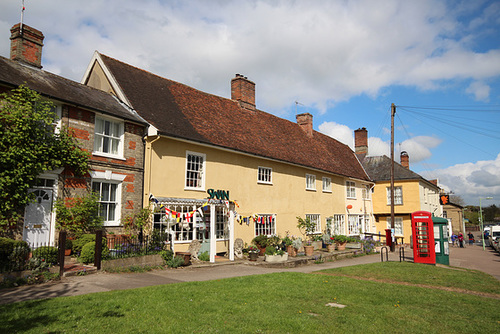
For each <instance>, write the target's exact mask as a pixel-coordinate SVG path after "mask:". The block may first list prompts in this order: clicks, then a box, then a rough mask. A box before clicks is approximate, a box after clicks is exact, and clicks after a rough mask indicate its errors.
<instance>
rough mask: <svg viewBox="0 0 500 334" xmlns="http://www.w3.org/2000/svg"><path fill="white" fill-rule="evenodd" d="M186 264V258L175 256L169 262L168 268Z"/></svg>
mask: <svg viewBox="0 0 500 334" xmlns="http://www.w3.org/2000/svg"><path fill="white" fill-rule="evenodd" d="M183 264H184V258H183V257H182V256H174V257H173V258H172V259H171V260H170V261H168V262H167V266H169V267H170V268H177V267H180V266H182V265H183Z"/></svg>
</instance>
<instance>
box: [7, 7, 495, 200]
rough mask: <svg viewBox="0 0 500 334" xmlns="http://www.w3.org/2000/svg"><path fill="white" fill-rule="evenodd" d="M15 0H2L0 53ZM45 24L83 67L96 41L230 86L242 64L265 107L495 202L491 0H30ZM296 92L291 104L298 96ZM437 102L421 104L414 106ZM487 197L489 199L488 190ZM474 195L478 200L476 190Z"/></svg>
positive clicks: (30, 18) (50, 51)
mask: <svg viewBox="0 0 500 334" xmlns="http://www.w3.org/2000/svg"><path fill="white" fill-rule="evenodd" d="M21 3H22V1H21V0H19V1H14V0H9V1H7V0H0V55H2V56H4V57H9V44H10V40H9V36H10V31H9V30H10V28H11V27H12V26H13V25H14V24H16V23H18V22H19V21H20V16H21ZM25 7H26V11H25V12H24V22H25V23H26V24H28V25H30V26H32V27H34V28H37V29H39V30H41V31H42V32H43V33H44V35H45V41H44V50H43V61H42V64H43V66H44V69H45V70H47V71H50V72H53V73H56V74H59V75H62V76H64V77H67V78H70V79H73V80H76V81H80V79H81V78H82V76H83V74H84V72H85V69H86V67H87V65H88V63H89V61H90V59H91V57H92V54H93V52H94V50H98V51H99V52H101V53H104V54H106V55H108V56H111V57H114V58H116V59H119V60H121V61H124V62H126V63H129V64H131V65H134V66H137V67H140V68H143V69H146V70H148V71H151V72H153V73H155V74H158V75H160V76H163V77H166V78H169V79H172V80H176V81H179V82H182V83H185V84H187V85H190V86H192V87H195V88H198V89H200V90H203V91H206V92H209V93H212V94H216V95H220V96H224V97H228V98H229V97H230V80H231V78H232V77H234V75H235V73H241V74H244V75H245V76H247V77H248V78H249V79H250V80H252V81H254V82H255V83H256V103H257V107H258V108H259V109H261V110H264V111H267V112H271V113H273V114H276V115H278V116H280V117H283V118H286V119H289V120H291V121H295V113H296V111H297V112H299V113H302V112H309V113H311V114H312V115H313V117H314V128H315V129H316V130H318V131H321V132H323V133H325V134H328V135H330V136H332V137H334V138H336V139H338V140H340V141H342V142H344V143H346V144H348V145H351V146H352V145H353V131H354V130H356V129H357V128H360V127H366V128H367V130H368V135H369V137H370V138H369V154H370V155H380V154H387V155H389V139H390V134H389V130H390V118H389V115H390V106H391V103H394V104H396V106H397V116H396V120H395V125H396V132H395V139H396V150H397V152H396V156H399V150H400V149H401V150H405V151H407V152H408V154H409V156H410V168H411V169H412V170H413V171H415V172H417V173H420V174H421V175H423V176H424V177H426V178H428V179H435V178H437V179H438V180H439V182H440V185H441V186H442V187H443V188H445V189H448V190H451V191H453V192H454V193H455V194H457V195H460V196H461V197H462V198H463V199H464V200H465V202H466V203H467V204H478V202H479V197H487V196H492V197H494V200H493V201H487V203H488V204H493V203H495V204H497V205H499V203H500V157H499V153H500V145H499V144H500V140H499V139H500V134H497V133H498V131H497V129H498V128H500V1H481V0H475V1H437V0H432V1H425V0H421V1H395V0H394V1H390V0H378V1H373V0H371V1H370V0H367V1H305V0H297V1H259V0H255V1H245V0H239V1H225V0H220V1H190V0H185V1H180V0H179V1H159V0H157V1H152V0H145V1H140V2H139V1H132V0H121V1H118V0H109V1H99V0H88V1H85V4H84V3H83V2H81V1H62V0H25ZM296 102H298V104H296ZM424 107H425V108H431V107H432V108H433V109H423V108H424ZM484 203H486V202H484ZM484 203H483V204H484Z"/></svg>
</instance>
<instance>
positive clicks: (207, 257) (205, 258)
mask: <svg viewBox="0 0 500 334" xmlns="http://www.w3.org/2000/svg"><path fill="white" fill-rule="evenodd" d="M198 259H199V260H200V261H205V262H206V261H210V254H208V252H203V253H201V254H200V255H198Z"/></svg>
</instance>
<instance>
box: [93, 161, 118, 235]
mask: <svg viewBox="0 0 500 334" xmlns="http://www.w3.org/2000/svg"><path fill="white" fill-rule="evenodd" d="M90 176H91V178H92V184H91V189H94V183H95V182H99V183H101V184H102V183H107V184H116V185H117V187H116V192H115V200H114V203H115V204H116V205H115V219H114V220H104V226H120V221H121V212H122V182H123V180H125V177H126V175H125V174H118V173H113V172H112V171H110V170H106V171H104V172H96V171H91V172H90ZM99 189H100V191H99V203H100V202H101V190H102V186H101V187H100V188H99ZM100 214H101V212H100V209H99V215H100Z"/></svg>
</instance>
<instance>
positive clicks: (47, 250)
mask: <svg viewBox="0 0 500 334" xmlns="http://www.w3.org/2000/svg"><path fill="white" fill-rule="evenodd" d="M32 254H33V257H34V258H39V259H42V260H45V262H46V263H47V264H56V263H57V258H58V255H59V250H58V249H57V248H56V247H52V246H42V247H38V248H37V249H34V250H33V252H32Z"/></svg>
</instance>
